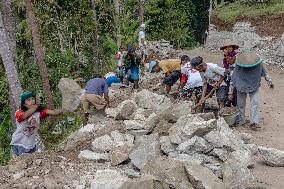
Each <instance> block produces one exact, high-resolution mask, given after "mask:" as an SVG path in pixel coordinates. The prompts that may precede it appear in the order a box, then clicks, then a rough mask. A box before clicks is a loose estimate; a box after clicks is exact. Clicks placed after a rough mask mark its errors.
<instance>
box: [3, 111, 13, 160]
mask: <svg viewBox="0 0 284 189" xmlns="http://www.w3.org/2000/svg"><path fill="white" fill-rule="evenodd" d="M12 132H13V127H12V123H11V119H10V115H5V116H4V119H3V120H2V122H1V123H0V165H5V164H6V163H7V162H8V161H9V159H10V142H11V136H12Z"/></svg>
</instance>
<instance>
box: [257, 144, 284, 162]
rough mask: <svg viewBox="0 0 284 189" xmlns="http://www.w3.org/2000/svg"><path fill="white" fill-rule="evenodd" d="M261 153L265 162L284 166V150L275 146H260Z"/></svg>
mask: <svg viewBox="0 0 284 189" xmlns="http://www.w3.org/2000/svg"><path fill="white" fill-rule="evenodd" d="M258 150H259V153H260V155H261V157H262V159H263V160H264V162H265V163H266V164H267V165H269V166H273V167H284V151H280V150H277V149H275V148H266V147H263V146H259V147H258Z"/></svg>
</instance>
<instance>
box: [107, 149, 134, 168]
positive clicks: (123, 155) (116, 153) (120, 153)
mask: <svg viewBox="0 0 284 189" xmlns="http://www.w3.org/2000/svg"><path fill="white" fill-rule="evenodd" d="M129 151H130V148H129V146H128V145H123V146H119V147H117V148H115V149H114V150H113V151H112V152H111V156H110V159H111V165H113V166H115V165H119V164H121V163H123V162H125V161H126V160H128V159H129V157H128V155H129Z"/></svg>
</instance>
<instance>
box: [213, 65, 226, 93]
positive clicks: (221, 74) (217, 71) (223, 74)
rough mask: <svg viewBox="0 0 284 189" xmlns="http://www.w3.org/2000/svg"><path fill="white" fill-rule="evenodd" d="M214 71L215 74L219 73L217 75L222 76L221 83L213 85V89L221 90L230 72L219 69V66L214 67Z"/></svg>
mask: <svg viewBox="0 0 284 189" xmlns="http://www.w3.org/2000/svg"><path fill="white" fill-rule="evenodd" d="M212 70H213V71H214V72H215V73H217V74H219V75H220V76H221V77H220V79H219V81H217V82H215V83H214V84H213V87H214V88H219V87H220V85H221V83H222V82H223V81H224V79H225V77H226V76H227V75H228V70H226V69H225V68H221V67H219V66H218V65H214V66H213V67H212Z"/></svg>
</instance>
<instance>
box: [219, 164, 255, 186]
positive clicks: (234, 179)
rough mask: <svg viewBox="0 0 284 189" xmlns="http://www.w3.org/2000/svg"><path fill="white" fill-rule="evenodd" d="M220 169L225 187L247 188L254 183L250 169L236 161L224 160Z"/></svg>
mask: <svg viewBox="0 0 284 189" xmlns="http://www.w3.org/2000/svg"><path fill="white" fill-rule="evenodd" d="M222 169H223V182H224V184H225V186H226V188H230V189H231V188H232V189H238V188H249V187H251V186H253V185H254V184H255V179H254V177H253V175H252V173H251V172H250V170H249V169H248V168H247V167H246V166H244V165H242V164H241V163H239V162H237V161H234V160H228V161H226V162H225V163H224V164H223V168H222Z"/></svg>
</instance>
